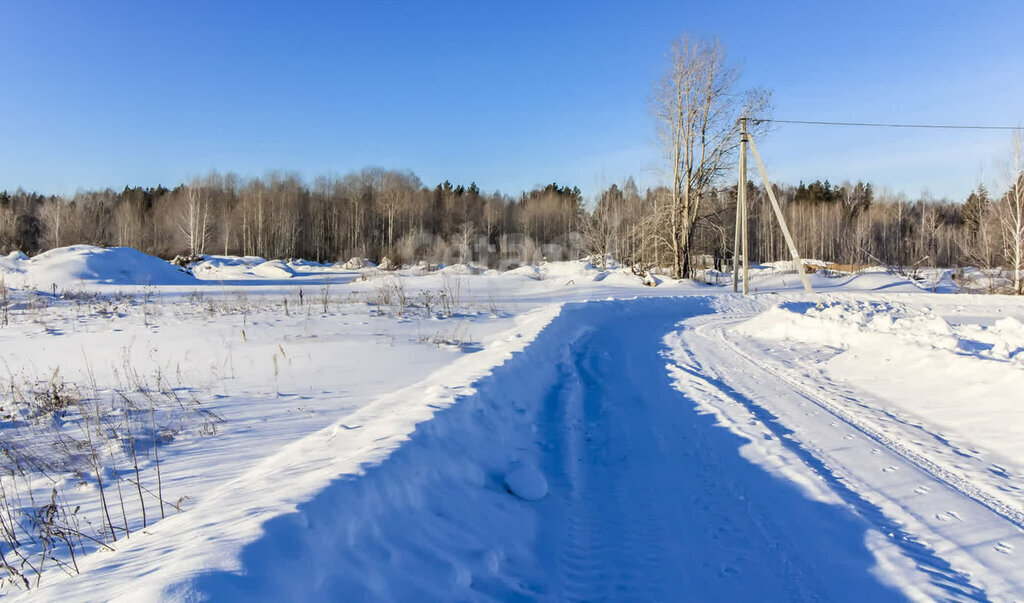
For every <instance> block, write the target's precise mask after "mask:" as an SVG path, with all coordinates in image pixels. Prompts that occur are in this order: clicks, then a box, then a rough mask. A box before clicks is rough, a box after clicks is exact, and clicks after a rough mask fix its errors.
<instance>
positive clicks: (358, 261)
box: [341, 257, 377, 270]
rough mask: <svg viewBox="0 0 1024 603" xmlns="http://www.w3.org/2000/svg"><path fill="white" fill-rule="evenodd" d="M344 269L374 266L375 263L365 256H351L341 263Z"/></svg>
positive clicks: (360, 268)
mask: <svg viewBox="0 0 1024 603" xmlns="http://www.w3.org/2000/svg"><path fill="white" fill-rule="evenodd" d="M341 267H342V268H344V269H345V270H362V269H363V268H376V267H377V265H376V264H374V263H373V262H371V261H370V260H368V259H366V258H359V257H355V258H351V259H349V261H347V262H345V263H344V264H342V265H341Z"/></svg>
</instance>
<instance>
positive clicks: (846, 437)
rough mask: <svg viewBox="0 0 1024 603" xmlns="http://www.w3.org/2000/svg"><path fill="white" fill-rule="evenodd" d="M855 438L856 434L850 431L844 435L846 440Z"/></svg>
mask: <svg viewBox="0 0 1024 603" xmlns="http://www.w3.org/2000/svg"><path fill="white" fill-rule="evenodd" d="M853 438H854V435H853V434H852V433H848V434H846V435H844V436H843V439H844V440H852V439H853Z"/></svg>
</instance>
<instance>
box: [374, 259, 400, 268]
mask: <svg viewBox="0 0 1024 603" xmlns="http://www.w3.org/2000/svg"><path fill="white" fill-rule="evenodd" d="M377 267H378V268H380V269H381V270H398V269H399V268H400V266H399V265H398V264H397V263H396V262H393V261H391V258H389V257H385V258H384V259H383V260H381V261H380V264H379V265H378V266H377Z"/></svg>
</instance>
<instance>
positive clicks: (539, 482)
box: [505, 465, 548, 500]
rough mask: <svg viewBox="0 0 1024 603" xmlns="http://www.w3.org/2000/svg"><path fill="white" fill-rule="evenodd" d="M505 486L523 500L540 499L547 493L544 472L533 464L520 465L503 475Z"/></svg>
mask: <svg viewBox="0 0 1024 603" xmlns="http://www.w3.org/2000/svg"><path fill="white" fill-rule="evenodd" d="M505 487H506V488H508V491H509V492H511V493H512V494H515V495H516V496H518V497H519V498H521V499H523V500H540V499H542V498H544V497H545V496H547V495H548V482H547V480H546V479H544V474H543V473H541V472H540V469H538V468H536V467H534V466H533V465H520V466H518V467H516V468H515V469H513V470H512V471H509V472H508V474H506V475H505Z"/></svg>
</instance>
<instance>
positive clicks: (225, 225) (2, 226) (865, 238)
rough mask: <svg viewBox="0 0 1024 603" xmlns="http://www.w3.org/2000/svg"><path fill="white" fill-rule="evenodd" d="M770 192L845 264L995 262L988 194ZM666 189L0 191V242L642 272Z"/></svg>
mask: <svg viewBox="0 0 1024 603" xmlns="http://www.w3.org/2000/svg"><path fill="white" fill-rule="evenodd" d="M776 194H777V197H778V198H779V200H780V203H781V204H782V206H783V212H784V214H785V216H786V219H787V221H788V223H789V227H790V229H791V231H792V233H793V236H794V238H795V239H796V244H797V247H798V248H799V250H800V252H801V254H803V255H804V257H807V258H817V259H821V260H826V261H831V262H836V263H840V264H886V265H899V266H913V265H927V266H958V265H974V266H979V267H982V268H990V267H997V266H1000V265H1005V263H1006V262H1005V254H1004V253H1003V239H1002V235H1001V234H1000V232H1001V230H1000V215H999V207H1000V202H999V198H990V195H989V193H988V191H986V190H985V189H984V188H983V187H979V189H978V190H977V191H976V192H974V193H972V195H971V197H970V198H969V199H968V200H966V203H955V202H950V201H941V202H935V201H933V200H931V199H927V198H918V199H908V198H906V197H905V196H903V195H892V194H878V193H876V191H875V190H874V189H873V188H872V186H871V185H870V184H866V183H863V182H857V183H849V182H847V183H843V184H840V185H832V184H830V183H829V182H828V181H824V182H822V181H816V182H812V183H810V184H803V183H800V184H799V185H797V186H789V185H781V186H777V187H776ZM748 199H749V209H748V212H749V213H748V219H749V223H748V231H749V233H750V252H751V259H752V260H753V261H770V260H777V259H785V258H788V255H789V254H788V251H787V249H786V247H785V241H784V240H783V239H782V235H781V233H780V231H779V228H778V226H777V225H776V223H775V217H774V215H773V213H772V210H771V208H770V205H769V203H768V199H767V196H766V194H765V191H764V189H763V188H761V187H758V186H755V185H754V184H753V183H750V184H748ZM670 200H671V191H669V190H668V189H667V188H665V187H658V188H653V189H646V190H643V191H641V190H640V189H639V188H638V187H637V185H636V184H635V182H634V181H633V180H632V179H628V180H627V181H626V182H624V183H623V184H622V185H621V186H620V185H612V186H610V187H608V188H607V189H605V190H603V191H602V192H601V193H600V195H599V198H598V199H597V200H596V201H595V202H594V203H593V205H592V207H591V208H590V209H589V210H588V209H587V208H585V207H584V199H583V196H582V194H581V192H580V190H579V189H578V188H575V187H568V186H561V185H558V184H549V185H547V186H543V187H538V188H536V189H533V190H530V191H527V192H525V193H522V194H521V195H519V196H518V197H509V196H506V195H502V194H500V193H485V192H483V191H481V190H480V189H479V188H478V187H477V186H476V185H475V184H473V183H470V184H469V185H468V186H463V185H453V184H451V183H450V182H447V181H446V182H442V183H440V184H437V185H436V186H433V187H431V186H425V185H424V184H423V183H422V182H421V181H420V179H419V178H418V177H417V176H416V175H415V174H413V173H412V172H404V171H393V170H384V169H379V168H367V169H364V170H361V171H359V172H354V173H351V174H348V175H346V176H344V177H341V178H331V177H321V178H317V179H315V180H314V181H313V182H312V184H308V183H306V182H304V181H303V180H302V179H300V178H299V177H297V176H295V175H293V174H280V173H272V174H269V175H267V176H265V177H262V178H253V179H241V178H238V177H236V176H234V175H231V174H226V175H221V174H216V173H213V174H210V175H208V176H206V177H204V178H200V179H196V180H194V181H192V182H190V183H189V184H187V185H180V186H177V187H175V188H173V189H168V188H164V187H160V186H158V187H156V188H141V187H137V188H127V187H126V188H125V189H124V190H122V191H113V190H109V189H108V190H102V191H83V192H79V193H76V194H75V195H73V196H70V197H61V196H42V195H39V194H36V193H28V192H24V191H21V190H18V191H16V192H13V193H10V192H3V193H0V248H2V249H3V250H4V251H11V250H15V249H18V250H21V251H24V252H25V253H28V254H34V253H38V252H40V251H44V250H46V249H50V248H53V247H60V246H65V245H70V244H76V243H87V244H92V245H101V246H129V247H134V248H136V249H140V250H142V251H144V252H146V253H149V254H152V255H157V256H160V257H164V258H168V259H169V258H172V257H174V256H176V255H189V254H226V255H259V256H263V257H268V258H291V257H295V258H305V259H311V260H316V261H321V262H323V261H337V260H345V259H348V258H350V257H367V258H371V259H374V260H377V261H380V260H381V259H383V258H384V257H388V258H390V259H391V261H392V262H395V263H402V264H412V263H416V262H418V261H422V260H426V261H430V262H434V263H450V262H452V261H475V262H480V263H484V264H487V265H492V266H497V265H500V264H502V263H504V265H505V266H508V265H512V264H516V263H527V262H537V261H540V260H543V259H547V260H560V259H574V258H578V257H581V256H583V255H592V254H593V255H598V256H605V255H610V256H612V257H615V258H617V259H618V260H619V261H620V262H622V263H624V264H628V265H632V266H636V267H638V268H639V269H641V270H648V269H651V268H655V267H665V266H669V265H671V258H672V249H671V241H670V238H669V237H670V233H669V232H668V229H667V224H668V223H669V212H670V211H671V203H670ZM735 211H736V187H735V186H732V187H718V188H714V187H712V188H710V189H709V190H708V191H707V192H705V193H704V194H703V195H702V203H701V212H700V215H699V216H698V218H697V220H696V221H695V224H694V229H695V232H694V234H693V252H694V262H695V264H696V265H695V267H696V268H703V267H708V266H709V265H710V258H711V257H712V256H714V255H716V254H717V255H720V256H723V257H724V256H728V255H730V254H731V251H732V240H733V232H734V219H735Z"/></svg>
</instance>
